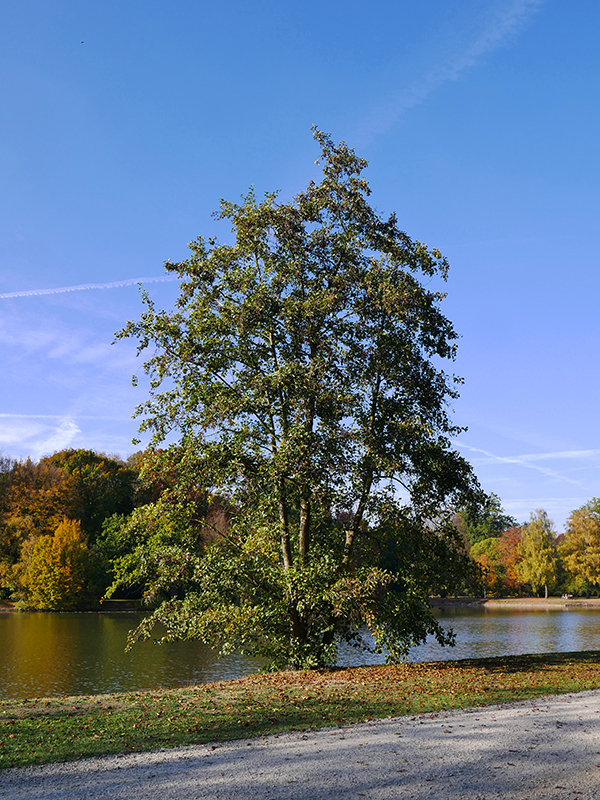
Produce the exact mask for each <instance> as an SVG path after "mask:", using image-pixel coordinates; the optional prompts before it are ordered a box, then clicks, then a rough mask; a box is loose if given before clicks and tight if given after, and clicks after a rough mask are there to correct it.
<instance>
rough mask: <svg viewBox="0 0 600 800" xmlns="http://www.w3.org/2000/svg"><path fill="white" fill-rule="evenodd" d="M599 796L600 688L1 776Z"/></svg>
mask: <svg viewBox="0 0 600 800" xmlns="http://www.w3.org/2000/svg"><path fill="white" fill-rule="evenodd" d="M362 797H364V798H369V799H370V800H392V799H394V800H396V798H404V797H406V798H415V799H416V800H422V799H424V798H434V799H435V800H496V799H498V800H500V798H502V800H529V798H531V800H534V798H535V799H536V800H537V798H545V800H554V799H555V798H556V800H558V799H559V798H560V799H561V800H562V799H563V798H570V800H573V798H586V800H587V798H594V800H600V691H596V692H584V693H581V694H573V695H562V696H559V697H550V698H542V699H538V700H536V701H534V702H532V701H528V702H524V703H515V704H512V705H509V706H490V707H488V708H478V709H474V710H472V711H457V712H449V713H447V712H443V713H438V714H428V715H425V716H420V717H399V718H396V719H389V720H382V721H377V722H373V723H362V724H360V725H352V726H350V727H348V728H329V729H325V730H322V731H315V732H310V733H306V734H302V733H293V734H281V735H279V736H271V737H269V738H266V739H254V740H251V741H248V740H246V741H237V742H230V743H227V744H215V745H195V746H192V747H180V748H176V749H174V750H161V751H158V752H153V753H140V754H135V755H123V756H109V757H105V758H91V759H86V760H82V761H74V762H70V763H66V764H51V765H48V766H43V767H27V768H25V769H11V770H5V771H4V772H2V773H0V798H2V800H4V799H5V798H6V800H67V798H68V800H142V799H143V800H200V798H211V799H212V798H214V800H250V799H251V800H254V799H256V800H271V798H272V799H273V800H292V799H293V800H324V798H344V800H346V798H351V799H352V800H354V798H362Z"/></svg>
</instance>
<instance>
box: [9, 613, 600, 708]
mask: <svg viewBox="0 0 600 800" xmlns="http://www.w3.org/2000/svg"><path fill="white" fill-rule="evenodd" d="M436 613H437V614H439V619H440V621H441V624H442V625H444V626H450V627H452V628H454V630H455V631H456V634H457V645H456V647H454V648H440V647H439V646H438V645H437V644H436V643H435V642H428V643H426V644H425V645H422V646H420V647H417V648H415V649H414V650H413V651H412V653H411V657H410V659H409V660H411V661H438V660H447V659H458V658H477V657H485V656H499V655H518V654H521V653H547V652H559V651H562V652H568V651H572V650H600V611H599V610H596V611H593V610H584V609H560V610H558V609H556V610H554V609H553V610H539V611H525V610H505V609H490V608H484V607H482V606H479V607H475V608H472V607H460V608H450V609H439V610H437V611H436ZM139 618H140V616H139V615H138V614H125V613H110V612H107V613H87V614H74V613H31V612H22V613H0V698H9V697H44V696H51V695H71V694H102V693H104V692H116V691H135V690H140V689H152V688H157V687H177V686H187V685H190V684H194V683H205V682H210V681H218V680H227V679H230V678H239V677H241V676H243V675H247V674H249V673H251V672H255V671H256V670H258V669H259V668H260V666H261V662H260V661H258V660H256V659H250V658H245V657H242V656H236V655H234V656H228V657H227V658H222V659H219V658H217V657H216V656H215V654H214V653H213V652H212V651H211V650H210V649H209V648H207V647H205V646H203V645H201V644H200V643H198V642H172V643H166V644H162V645H155V644H153V643H152V642H141V643H139V644H137V645H135V647H134V649H133V650H132V651H131V652H130V653H125V652H124V648H125V642H126V639H127V633H128V631H129V629H130V628H132V627H134V626H135V625H136V624H137V622H138V620H139ZM382 662H383V658H382V657H381V656H374V655H369V654H366V653H357V652H356V651H354V650H353V649H351V648H349V647H343V648H341V652H340V662H339V663H340V665H344V666H358V665H360V664H376V663H382Z"/></svg>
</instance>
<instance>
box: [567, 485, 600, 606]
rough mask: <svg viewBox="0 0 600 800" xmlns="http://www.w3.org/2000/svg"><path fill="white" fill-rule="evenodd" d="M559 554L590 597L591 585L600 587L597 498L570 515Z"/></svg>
mask: <svg viewBox="0 0 600 800" xmlns="http://www.w3.org/2000/svg"><path fill="white" fill-rule="evenodd" d="M559 551H560V555H561V558H562V560H563V564H564V566H565V568H566V569H567V571H568V573H569V574H570V576H571V577H572V578H579V579H580V580H582V581H583V582H585V592H586V595H588V596H589V589H590V584H600V499H598V498H597V497H593V498H592V499H591V500H590V501H588V502H587V503H585V505H583V506H581V508H578V509H576V510H575V511H573V512H572V513H571V514H570V516H569V517H568V519H567V525H566V530H565V537H564V539H563V541H562V542H561V544H560V546H559Z"/></svg>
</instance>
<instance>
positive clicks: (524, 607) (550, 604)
mask: <svg viewBox="0 0 600 800" xmlns="http://www.w3.org/2000/svg"><path fill="white" fill-rule="evenodd" d="M429 602H430V603H431V605H432V606H434V607H436V608H452V607H465V606H470V607H472V608H475V607H477V606H482V607H484V608H503V609H509V610H510V609H515V610H517V609H518V610H520V611H543V610H546V609H564V608H584V609H594V608H597V609H600V597H590V598H589V599H586V598H585V597H573V598H570V599H569V600H567V599H565V598H562V597H549V598H548V599H547V600H545V599H544V598H543V597H498V598H497V597H491V598H490V597H488V598H487V599H486V600H484V598H483V597H431V598H430V599H429Z"/></svg>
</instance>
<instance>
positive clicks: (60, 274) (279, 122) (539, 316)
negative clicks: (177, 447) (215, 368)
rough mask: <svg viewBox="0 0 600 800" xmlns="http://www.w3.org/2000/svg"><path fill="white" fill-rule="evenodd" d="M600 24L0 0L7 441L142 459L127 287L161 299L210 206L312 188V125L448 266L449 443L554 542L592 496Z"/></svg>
mask: <svg viewBox="0 0 600 800" xmlns="http://www.w3.org/2000/svg"><path fill="white" fill-rule="evenodd" d="M599 28H600V6H598V5H596V4H593V3H590V2H589V0H587V1H585V0H572V1H571V2H570V3H568V4H566V3H564V2H559V1H558V0H545V1H544V0H457V2H454V3H449V2H448V1H447V0H427V1H426V2H423V3H414V2H408V0H395V1H394V2H391V1H388V0H371V2H370V3H359V2H352V1H351V0H344V1H343V2H342V0H339V1H335V2H328V1H327V0H320V2H318V3H317V2H314V1H313V0H305V2H303V3H301V4H292V3H281V2H274V1H273V2H270V1H267V0H263V1H262V2H261V1H260V0H259V1H258V2H253V3H248V2H241V0H237V1H232V0H229V1H226V2H221V3H219V4H216V3H203V2H197V1H196V2H191V0H172V2H170V3H167V2H164V1H160V2H159V1H158V0H144V1H143V2H141V0H127V2H122V1H120V2H115V0H104V2H102V3H82V2H75V0H63V1H60V0H18V2H17V1H16V0H4V3H3V7H2V14H1V24H0V93H1V94H0V117H1V124H0V175H1V180H2V184H1V185H2V192H1V194H0V208H1V213H0V375H2V380H1V383H0V386H1V390H0V450H1V451H2V452H3V453H4V454H5V455H10V456H14V457H25V456H28V455H30V456H32V457H34V458H38V457H40V456H41V455H44V454H46V453H50V452H53V451H54V450H56V449H59V448H62V447H67V446H72V447H92V448H94V449H97V450H101V451H104V452H109V453H119V454H121V455H127V454H128V453H130V452H132V451H133V450H134V449H135V448H134V447H133V445H132V444H131V438H132V437H133V436H134V435H135V432H136V427H137V423H136V422H135V421H133V420H132V419H131V413H132V410H133V407H134V406H135V404H136V403H137V402H141V401H142V400H143V399H144V390H143V384H141V388H138V389H135V388H133V387H132V386H131V383H130V378H131V374H132V373H133V372H136V371H137V370H139V366H140V365H139V364H138V363H136V360H135V350H134V345H133V344H132V343H128V342H119V343H118V344H116V345H112V344H111V342H112V339H113V333H114V332H115V331H116V330H117V329H118V328H120V327H121V326H122V325H123V324H124V323H125V321H126V320H127V319H133V318H136V317H137V316H139V313H140V310H141V305H140V301H139V292H138V289H137V287H136V286H135V282H136V279H139V278H152V279H154V282H153V283H151V284H150V283H149V284H148V288H149V289H150V290H151V294H152V296H153V297H154V298H155V299H156V302H157V303H158V304H162V305H165V306H168V305H170V303H171V302H172V300H173V298H174V296H175V293H176V285H175V284H173V283H169V282H164V281H161V280H160V279H161V277H162V276H163V274H164V272H163V269H162V263H163V261H165V260H166V259H171V260H178V259H182V258H185V257H186V252H187V247H186V245H187V242H189V241H190V240H191V239H193V238H195V237H196V236H198V235H218V236H219V237H220V238H221V239H223V240H227V239H228V236H229V231H228V230H227V228H226V227H224V226H223V224H222V223H219V222H217V221H216V220H215V219H214V218H213V217H212V216H211V213H212V212H213V211H214V210H215V209H216V208H217V207H218V201H219V198H220V197H225V198H227V199H233V200H235V199H237V198H238V197H239V196H240V195H241V194H243V193H244V192H246V191H247V189H248V187H249V186H250V185H251V184H252V185H254V186H255V189H256V191H257V192H258V193H262V192H264V191H269V190H273V189H279V190H281V194H282V197H283V198H284V199H287V198H289V197H291V196H292V195H293V194H294V193H296V192H297V191H299V190H300V189H302V188H303V187H304V186H305V185H306V183H307V182H308V180H309V179H310V178H313V177H315V178H316V177H318V167H316V166H315V165H314V160H315V158H316V155H317V150H316V145H315V143H314V142H313V140H312V138H311V132H310V127H311V125H312V124H316V125H318V126H319V127H320V128H321V129H322V130H325V131H328V132H330V133H331V134H332V135H333V137H334V139H336V140H340V139H344V140H345V141H346V142H348V143H349V144H350V145H351V146H353V147H354V148H355V149H356V150H357V152H358V153H359V155H361V156H364V157H365V158H366V159H367V160H368V161H369V169H368V170H367V178H368V179H369V181H370V184H371V188H372V190H373V194H372V200H373V203H374V205H375V206H376V207H377V208H378V209H379V210H380V211H381V213H382V214H387V213H389V212H390V211H393V210H395V211H396V212H397V214H398V218H399V221H400V224H401V226H402V227H403V228H404V229H405V230H406V232H407V233H408V234H409V235H410V236H411V237H413V238H415V239H420V240H421V241H425V242H427V244H429V245H430V246H432V247H439V248H440V249H441V250H442V252H443V253H444V254H445V255H446V256H447V257H448V259H449V261H450V265H451V272H450V278H449V281H448V286H447V290H448V298H447V299H446V301H445V307H444V310H445V313H446V314H447V315H448V316H449V317H450V318H451V319H452V321H453V322H454V324H455V326H456V328H457V329H458V331H459V332H460V333H461V335H462V339H461V341H460V346H459V356H458V359H457V362H456V364H455V365H454V368H455V371H456V372H457V373H458V374H459V375H462V376H463V377H464V379H465V384H464V386H463V387H462V391H461V398H460V399H459V400H458V401H456V402H455V405H454V410H455V419H456V421H457V422H458V423H460V424H464V425H467V426H468V431H467V432H466V433H465V434H463V435H462V436H461V437H460V439H459V440H458V442H457V447H459V448H460V450H461V452H462V453H463V454H465V455H466V456H467V457H468V458H469V459H470V460H471V462H472V463H473V465H474V467H475V470H476V472H477V474H478V475H479V477H480V480H481V482H482V484H483V486H484V488H485V489H486V490H487V491H493V492H496V493H497V494H498V495H499V496H500V498H501V500H502V502H503V505H504V507H505V509H506V510H507V511H508V512H509V513H512V514H514V515H515V516H516V517H517V518H518V519H519V520H525V519H527V518H528V516H529V513H530V512H531V511H533V510H534V509H536V508H538V507H542V508H545V509H546V510H547V511H548V513H549V514H550V516H551V517H552V518H553V519H554V520H555V523H556V526H557V529H558V530H561V528H562V525H563V523H564V520H565V518H566V516H567V515H568V513H569V511H571V510H572V509H574V508H576V507H578V506H580V505H581V504H583V503H584V502H586V501H587V500H588V499H590V498H591V497H592V496H595V495H600V488H599V487H598V481H599V478H600V432H599V430H598V416H599V415H598V394H599V388H600V387H599V382H600V381H599V378H598V371H597V368H596V365H597V352H598V339H599V335H598V311H597V305H598V303H597V297H598V294H599V291H598V290H599V288H600V286H599V284H600V271H599V270H598V261H599V246H598V243H597V242H596V240H595V236H596V233H597V227H598V219H599V218H600V214H599V211H600V208H599V206H600V189H599V186H600V181H599V175H598V172H599V160H598V157H597V148H598V134H597V131H598V129H599V127H600V126H599V119H598V117H599V116H600V110H599V109H600V106H599V104H598V100H597V98H598V91H599V80H598V79H599V76H600V70H599V67H600V49H599V48H598V46H597V37H598V30H599ZM73 287H80V288H78V289H77V290H70V291H62V290H63V289H65V288H69V289H72V288H73ZM81 287H84V288H81ZM86 287H87V288H86ZM99 287H105V288H99ZM46 290H56V291H53V292H52V293H50V292H47V291H46ZM59 290H60V291H59Z"/></svg>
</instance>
